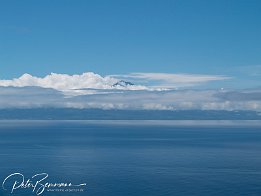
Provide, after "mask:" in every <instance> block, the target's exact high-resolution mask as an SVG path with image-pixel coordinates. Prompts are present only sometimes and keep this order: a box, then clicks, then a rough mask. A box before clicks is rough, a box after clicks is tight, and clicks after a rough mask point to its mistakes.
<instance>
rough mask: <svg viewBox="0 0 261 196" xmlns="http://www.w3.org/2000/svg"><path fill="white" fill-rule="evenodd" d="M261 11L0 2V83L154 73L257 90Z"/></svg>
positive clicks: (147, 1)
mask: <svg viewBox="0 0 261 196" xmlns="http://www.w3.org/2000/svg"><path fill="white" fill-rule="evenodd" d="M260 10H261V1H259V0H212V1H209V0H198V1H196V0H164V1H159V0H158V1H155V0H129V1H120V0H119V1H116V0H110V1H105V0H104V1H102V0H95V1H88V0H55V1H54V0H42V1H35V0H24V1H20V0H0V79H12V78H14V77H19V76H21V75H22V74H24V73H30V74H32V75H34V76H38V77H42V76H45V75H47V74H49V73H51V72H55V73H66V74H80V73H83V72H87V71H92V72H95V73H98V74H100V75H103V76H104V75H113V74H127V73H133V72H150V73H151V72H153V73H158V72H160V73H186V74H207V75H223V76H229V77H233V79H231V80H226V81H220V82H219V83H218V84H216V83H212V85H213V86H212V87H213V88H215V87H218V88H219V87H221V86H225V87H228V88H251V87H253V88H254V87H260V83H261V77H260V76H261V55H260V54H261V36H260V35H261V25H260V24H261V12H260Z"/></svg>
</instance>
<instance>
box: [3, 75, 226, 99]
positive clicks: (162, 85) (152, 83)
mask: <svg viewBox="0 0 261 196" xmlns="http://www.w3.org/2000/svg"><path fill="white" fill-rule="evenodd" d="M122 79H127V81H128V80H130V81H134V85H115V84H119V82H120V80H122ZM226 79H229V77H225V76H213V75H191V74H167V73H131V74H129V75H111V76H105V77H102V76H100V75H98V74H95V73H93V72H86V73H83V74H81V75H77V74H75V75H68V74H57V73H51V74H50V75H47V76H45V77H36V76H32V75H30V74H27V73H26V74H23V75H22V76H21V77H19V78H14V79H11V80H0V86H3V87H8V86H12V87H26V86H37V87H42V88H53V89H56V90H59V91H62V92H65V93H66V92H67V93H69V94H71V95H73V90H75V91H74V93H75V94H76V95H78V93H80V92H81V93H83V92H84V91H77V90H79V89H103V90H117V89H118V90H166V89H175V88H177V87H185V86H194V85H198V84H201V83H206V82H210V81H217V80H226ZM140 82H142V83H145V84H146V85H139V84H140ZM85 93H87V92H86V91H85Z"/></svg>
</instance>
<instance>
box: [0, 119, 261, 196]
mask: <svg viewBox="0 0 261 196" xmlns="http://www.w3.org/2000/svg"><path fill="white" fill-rule="evenodd" d="M33 176H34V177H33ZM45 177H46V178H45ZM43 178H45V179H43ZM37 181H38V183H37ZM66 183H67V185H65V184H66ZM70 183H71V186H69V184H70ZM55 184H56V185H55ZM0 185H1V187H0V195H1V196H8V195H15V196H16V195H19V196H28V195H37V194H38V195H50V196H51V195H53V196H60V195H64V196H67V195H73V196H77V195H79V196H82V195H84V196H226V195H227V196H240V195H242V196H243V195H244V196H257V195H261V121H135V120H131V121H110V120H104V121H99V120H97V121H48V120H47V121H12V120H11V121H1V122H0ZM74 185H75V186H74ZM77 185H79V186H77ZM45 186H46V187H45ZM48 186H49V188H48ZM37 191H38V192H37ZM41 191H42V192H41Z"/></svg>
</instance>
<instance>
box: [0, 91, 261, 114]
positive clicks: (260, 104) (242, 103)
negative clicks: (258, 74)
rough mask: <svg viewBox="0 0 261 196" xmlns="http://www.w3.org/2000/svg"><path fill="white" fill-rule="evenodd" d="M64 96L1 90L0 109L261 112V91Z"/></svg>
mask: <svg viewBox="0 0 261 196" xmlns="http://www.w3.org/2000/svg"><path fill="white" fill-rule="evenodd" d="M100 91H101V92H99V93H95V94H87V95H78V96H69V97H68V96H65V95H64V94H63V93H61V92H60V91H57V90H54V89H47V88H41V87H0V108H42V107H51V108H78V109H85V108H99V109H135V110H228V111H234V110H253V111H261V89H255V90H237V91H221V90H170V91H126V90H125V91H120V90H116V91H115V90H110V91H109V93H108V91H105V92H104V90H100Z"/></svg>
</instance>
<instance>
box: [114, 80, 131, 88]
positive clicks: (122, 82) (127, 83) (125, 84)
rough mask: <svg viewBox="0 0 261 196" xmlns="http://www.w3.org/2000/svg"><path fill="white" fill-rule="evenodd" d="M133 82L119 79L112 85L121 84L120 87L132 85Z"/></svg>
mask: <svg viewBox="0 0 261 196" xmlns="http://www.w3.org/2000/svg"><path fill="white" fill-rule="evenodd" d="M133 85H134V84H133V83H131V82H128V81H124V80H120V81H118V82H116V83H115V84H113V85H112V86H113V87H117V86H121V87H126V86H133Z"/></svg>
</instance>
